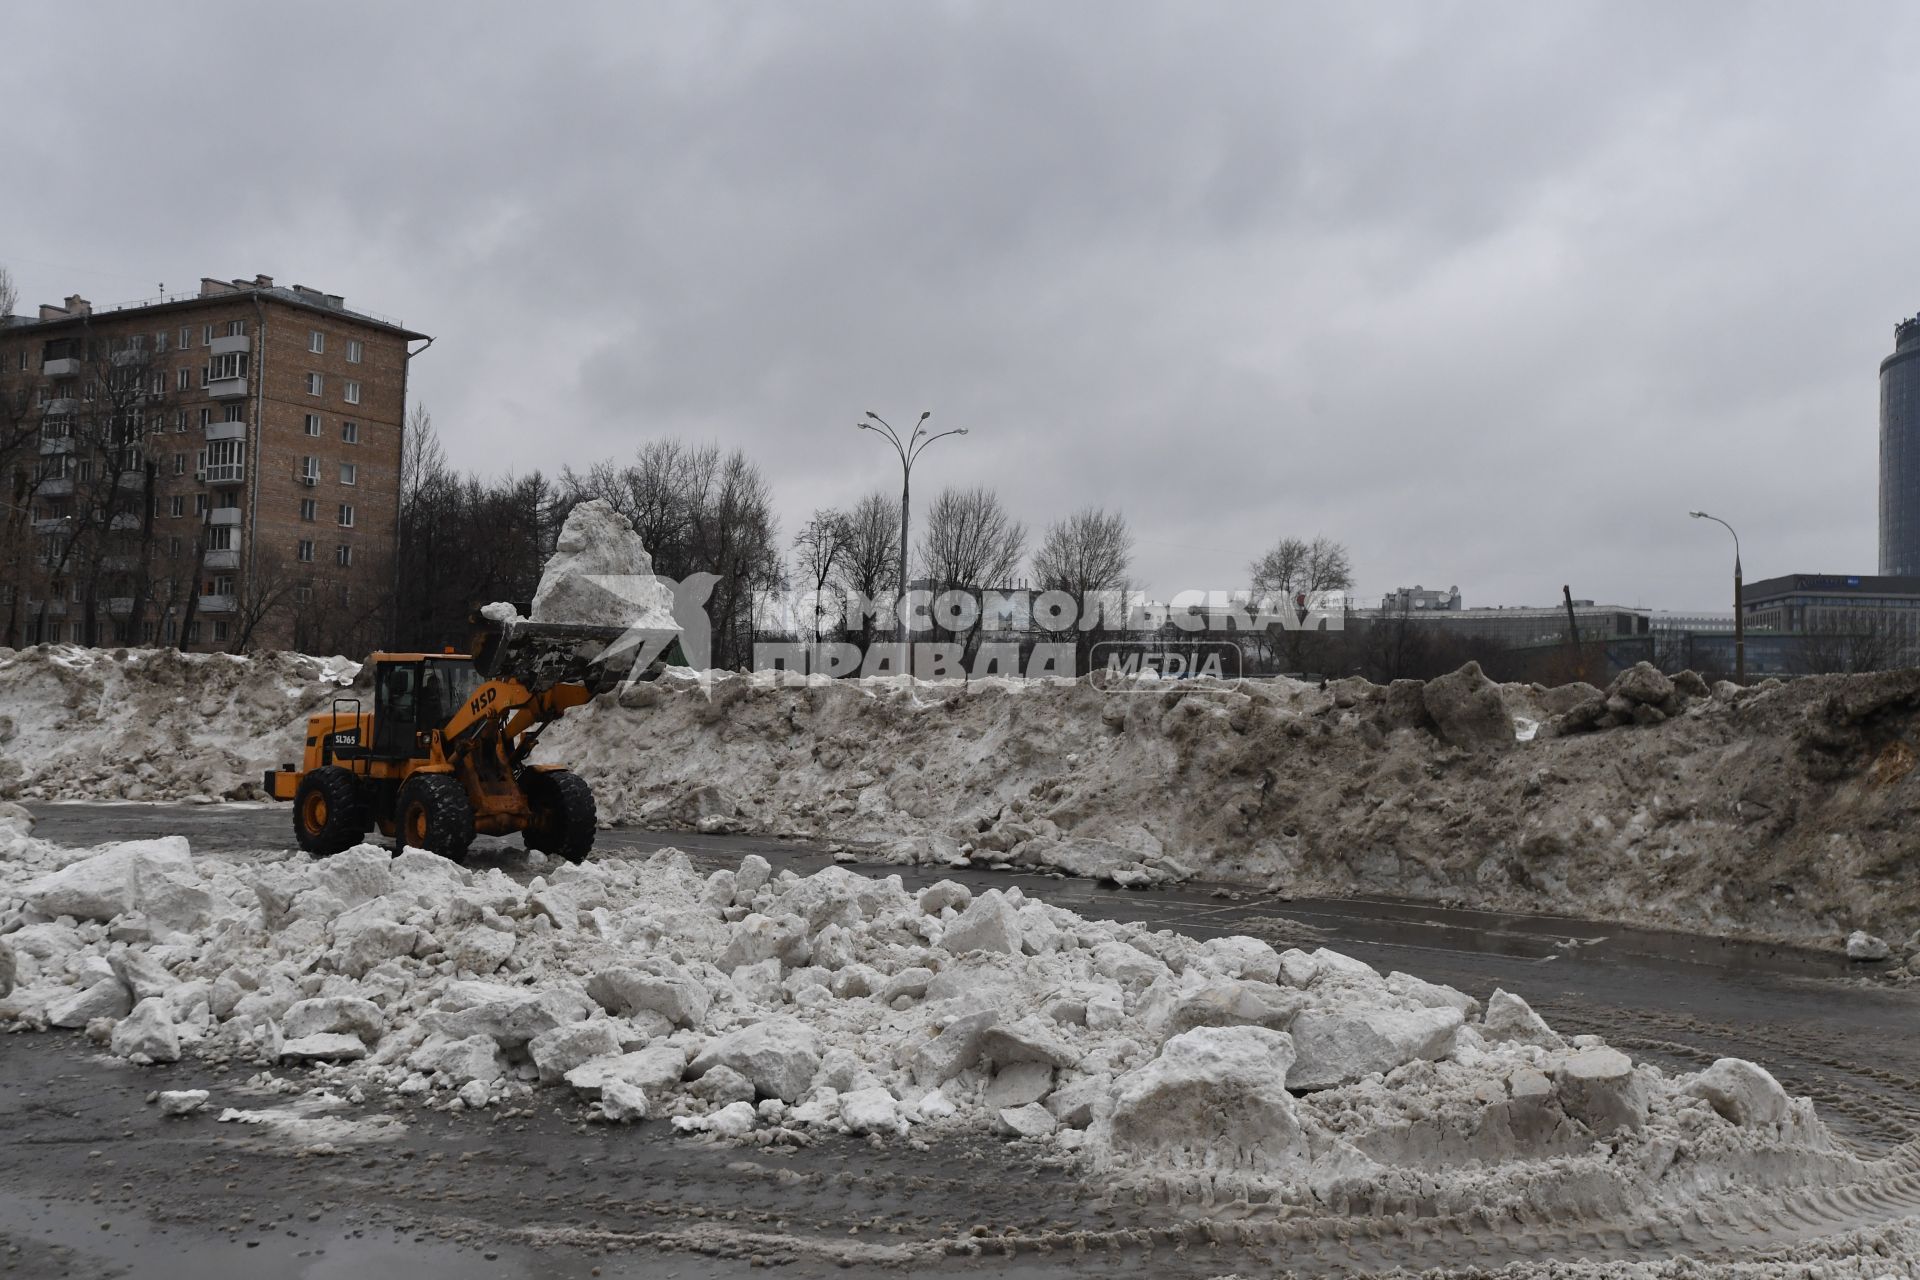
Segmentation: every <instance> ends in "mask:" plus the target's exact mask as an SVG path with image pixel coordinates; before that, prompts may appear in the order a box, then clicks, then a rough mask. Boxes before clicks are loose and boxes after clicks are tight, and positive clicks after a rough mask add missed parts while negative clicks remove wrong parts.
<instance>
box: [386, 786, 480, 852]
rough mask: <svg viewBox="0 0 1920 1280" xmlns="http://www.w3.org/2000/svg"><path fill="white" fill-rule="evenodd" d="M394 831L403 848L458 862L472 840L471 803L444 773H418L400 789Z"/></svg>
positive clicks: (463, 792)
mask: <svg viewBox="0 0 1920 1280" xmlns="http://www.w3.org/2000/svg"><path fill="white" fill-rule="evenodd" d="M397 810H398V812H397V817H398V822H397V824H396V834H397V835H398V837H399V841H400V845H401V847H402V848H410V849H425V850H426V851H427V852H429V853H437V854H439V855H440V856H441V857H443V858H447V859H450V860H451V861H454V862H458V861H460V859H462V858H464V857H466V856H467V846H468V845H470V844H472V843H473V806H472V805H471V804H470V803H468V801H467V793H466V790H465V789H464V788H462V787H461V785H460V784H459V783H458V782H456V781H454V780H453V779H452V778H451V777H449V776H447V775H446V774H444V773H417V774H415V775H414V776H413V777H411V778H409V779H407V782H406V785H404V786H402V787H401V788H400V802H399V805H398V806H397Z"/></svg>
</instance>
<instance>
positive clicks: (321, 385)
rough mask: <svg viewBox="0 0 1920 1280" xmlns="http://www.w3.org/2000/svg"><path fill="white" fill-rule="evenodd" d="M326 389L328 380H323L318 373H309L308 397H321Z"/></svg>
mask: <svg viewBox="0 0 1920 1280" xmlns="http://www.w3.org/2000/svg"><path fill="white" fill-rule="evenodd" d="M326 389H327V380H326V379H325V378H322V377H321V376H320V375H319V374H317V373H309V374H308V375H307V394H308V395H310V396H317V395H320V394H321V393H322V392H324V391H325V390H326Z"/></svg>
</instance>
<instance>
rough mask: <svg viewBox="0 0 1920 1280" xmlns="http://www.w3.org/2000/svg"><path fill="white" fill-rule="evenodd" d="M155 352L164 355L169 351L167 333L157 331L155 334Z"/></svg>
mask: <svg viewBox="0 0 1920 1280" xmlns="http://www.w3.org/2000/svg"><path fill="white" fill-rule="evenodd" d="M153 353H154V354H155V355H157V356H163V355H165V354H166V353H167V335H166V334H164V333H156V334H154V335H153Z"/></svg>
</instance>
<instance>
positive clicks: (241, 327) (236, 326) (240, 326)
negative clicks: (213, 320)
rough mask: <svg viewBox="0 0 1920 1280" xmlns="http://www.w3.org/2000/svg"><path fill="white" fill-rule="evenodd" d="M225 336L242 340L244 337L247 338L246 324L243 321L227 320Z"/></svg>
mask: <svg viewBox="0 0 1920 1280" xmlns="http://www.w3.org/2000/svg"><path fill="white" fill-rule="evenodd" d="M227 336H228V337H229V338H244V337H246V336H247V322H246V321H245V320H229V321H227Z"/></svg>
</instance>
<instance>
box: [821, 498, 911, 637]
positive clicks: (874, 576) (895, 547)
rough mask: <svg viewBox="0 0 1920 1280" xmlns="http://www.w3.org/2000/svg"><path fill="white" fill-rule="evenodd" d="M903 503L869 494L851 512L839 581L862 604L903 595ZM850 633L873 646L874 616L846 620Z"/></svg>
mask: <svg viewBox="0 0 1920 1280" xmlns="http://www.w3.org/2000/svg"><path fill="white" fill-rule="evenodd" d="M899 546H900V503H899V500H898V499H896V498H894V497H893V496H892V495H891V494H888V493H884V492H878V491H876V492H874V493H869V494H868V495H867V496H866V497H864V498H862V499H860V501H858V502H856V503H854V504H853V509H852V510H851V511H849V512H848V513H847V546H846V551H845V553H844V554H843V555H842V556H841V557H840V561H839V565H838V567H837V569H836V571H835V578H834V580H835V582H837V583H838V584H839V587H840V589H841V590H842V591H843V592H845V593H846V594H847V595H848V596H849V597H852V598H857V599H858V600H860V601H862V602H873V601H879V600H882V599H892V598H894V597H896V596H898V595H899V593H900V556H899ZM843 622H845V623H846V633H847V637H848V638H849V639H852V640H854V641H855V642H856V643H858V644H859V645H860V646H862V647H863V648H864V647H865V646H867V645H869V644H871V643H873V638H874V617H873V616H872V615H871V614H863V615H862V616H861V617H860V618H859V619H858V625H857V626H855V625H854V624H853V621H852V620H848V619H843Z"/></svg>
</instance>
